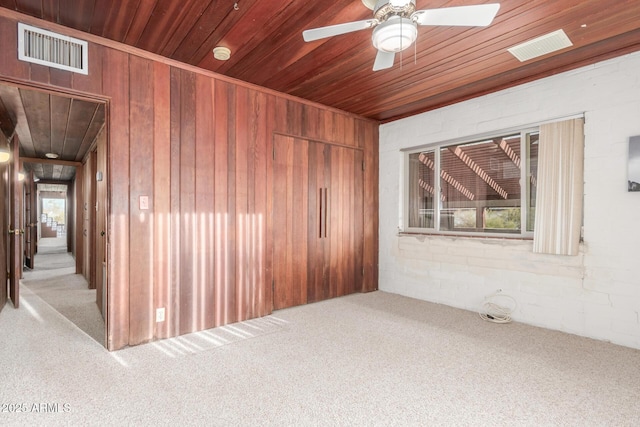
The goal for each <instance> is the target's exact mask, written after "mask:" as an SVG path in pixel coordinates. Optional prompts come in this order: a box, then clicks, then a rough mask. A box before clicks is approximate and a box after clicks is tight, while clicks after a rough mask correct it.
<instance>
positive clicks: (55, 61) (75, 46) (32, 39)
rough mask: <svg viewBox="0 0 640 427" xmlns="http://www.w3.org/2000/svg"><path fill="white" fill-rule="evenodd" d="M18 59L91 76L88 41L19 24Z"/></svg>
mask: <svg viewBox="0 0 640 427" xmlns="http://www.w3.org/2000/svg"><path fill="white" fill-rule="evenodd" d="M18 59H20V60H22V61H27V62H33V63H35V64H40V65H46V66H48V67H53V68H59V69H61V70H66V71H73V72H76V73H81V74H89V58H88V45H87V42H86V41H83V40H78V39H74V38H72V37H67V36H63V35H61V34H56V33H52V32H51V31H46V30H42V29H40V28H36V27H32V26H30V25H26V24H23V23H18Z"/></svg>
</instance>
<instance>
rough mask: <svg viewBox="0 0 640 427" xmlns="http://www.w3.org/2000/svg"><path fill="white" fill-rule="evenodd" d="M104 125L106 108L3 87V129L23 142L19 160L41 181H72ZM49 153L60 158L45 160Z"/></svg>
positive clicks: (0, 99) (0, 93) (0, 86)
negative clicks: (76, 166)
mask: <svg viewBox="0 0 640 427" xmlns="http://www.w3.org/2000/svg"><path fill="white" fill-rule="evenodd" d="M104 124H105V106H104V104H100V103H93V102H89V101H85V100H80V99H72V98H69V97H64V96H60V95H55V94H51V93H47V92H42V91H37V90H32V89H24V88H19V87H17V86H12V85H7V84H0V129H1V130H2V131H3V132H4V134H5V135H11V134H12V133H13V131H14V129H15V133H16V135H17V137H18V139H19V140H20V157H26V158H30V159H42V163H36V162H30V163H25V169H26V170H27V171H29V170H33V171H34V174H35V176H36V177H38V178H39V179H40V180H49V181H69V180H71V179H72V178H73V177H74V176H75V172H76V171H75V169H76V168H75V166H74V165H73V164H70V163H69V162H80V161H82V159H83V158H84V156H85V155H86V154H87V151H88V150H89V148H90V147H91V145H92V143H93V141H94V140H95V138H96V136H97V135H98V133H99V132H100V130H101V129H102V127H103V126H104ZM47 153H53V154H56V155H58V158H57V159H56V160H48V159H46V154H47Z"/></svg>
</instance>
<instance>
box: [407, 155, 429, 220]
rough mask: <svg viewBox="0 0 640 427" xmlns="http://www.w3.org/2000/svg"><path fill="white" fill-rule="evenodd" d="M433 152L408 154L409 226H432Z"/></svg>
mask: <svg viewBox="0 0 640 427" xmlns="http://www.w3.org/2000/svg"><path fill="white" fill-rule="evenodd" d="M434 157H435V153H434V152H433V151H431V152H424V153H414V154H410V155H409V227H419V228H433V210H434V206H433V201H434V197H433V196H434V192H435V190H434V186H435V184H434V168H435V163H434Z"/></svg>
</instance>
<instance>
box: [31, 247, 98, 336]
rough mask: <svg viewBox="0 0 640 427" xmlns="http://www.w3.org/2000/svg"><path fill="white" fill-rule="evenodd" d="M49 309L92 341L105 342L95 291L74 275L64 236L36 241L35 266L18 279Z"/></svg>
mask: <svg viewBox="0 0 640 427" xmlns="http://www.w3.org/2000/svg"><path fill="white" fill-rule="evenodd" d="M20 284H21V287H22V288H23V290H24V289H25V288H26V289H28V290H29V291H31V292H32V293H33V294H34V295H35V296H37V297H39V298H40V299H42V301H44V302H45V303H46V304H48V305H49V306H50V307H51V308H53V309H54V310H55V311H57V312H58V313H59V314H61V315H62V316H64V317H65V318H66V319H67V320H69V321H70V322H72V323H73V324H74V325H75V326H76V327H77V328H79V329H80V330H82V331H83V332H84V333H86V334H87V335H89V336H90V337H91V338H93V339H94V340H95V341H97V342H98V343H100V345H104V327H105V325H104V319H103V318H102V316H101V315H100V311H99V310H98V306H97V305H96V290H95V289H88V287H87V281H86V280H85V279H84V277H83V276H82V275H80V274H75V260H74V259H73V257H72V256H71V254H70V253H69V252H67V247H66V237H63V238H42V239H40V240H39V241H38V254H37V255H36V257H35V269H34V270H28V269H25V271H24V278H23V279H22V280H21V281H20Z"/></svg>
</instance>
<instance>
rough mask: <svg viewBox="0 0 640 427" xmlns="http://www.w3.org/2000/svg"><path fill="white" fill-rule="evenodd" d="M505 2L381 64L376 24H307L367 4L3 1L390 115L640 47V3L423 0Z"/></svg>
mask: <svg viewBox="0 0 640 427" xmlns="http://www.w3.org/2000/svg"><path fill="white" fill-rule="evenodd" d="M496 1H499V2H500V4H501V7H500V10H499V12H498V15H497V17H496V19H495V20H494V22H493V24H492V25H490V26H489V27H486V28H468V27H420V29H419V35H418V41H417V44H416V46H415V51H414V48H409V49H407V50H406V51H404V52H403V55H402V61H400V60H399V58H397V59H396V63H395V65H394V67H393V68H391V69H389V70H383V71H378V72H373V71H372V64H373V60H374V57H375V53H376V51H375V49H374V48H373V47H372V45H371V30H363V31H358V32H355V33H350V34H345V35H341V36H336V37H331V38H327V39H323V40H319V41H315V42H311V43H305V42H304V41H303V39H302V31H303V30H305V29H309V28H316V27H321V26H326V25H333V24H337V23H344V22H349V21H356V20H362V19H370V18H371V17H372V11H371V10H369V9H367V8H366V7H365V6H364V5H363V3H362V2H361V0H325V1H320V2H318V1H308V0H290V1H284V2H274V1H260V0H237V1H236V2H234V1H233V0H149V1H139V0H121V1H117V2H116V1H103V0H74V1H69V0H47V1H39V0H38V1H35V0H0V6H2V7H5V8H8V9H12V10H17V11H19V12H22V13H25V14H28V15H31V16H34V17H38V18H41V19H45V20H48V21H51V22H56V23H59V24H62V25H64V26H67V27H70V28H75V29H78V30H81V31H84V32H88V33H91V34H95V35H98V36H102V37H105V38H108V39H111V40H116V41H119V42H123V43H126V44H128V45H131V46H135V47H138V48H140V49H144V50H147V51H149V52H154V53H157V54H160V55H163V56H166V57H169V58H173V59H176V60H178V61H182V62H185V63H188V64H192V65H195V66H199V67H202V68H205V69H207V70H211V71H215V72H218V73H221V74H225V75H227V76H230V77H235V78H238V79H240V80H244V81H247V82H251V83H255V84H258V85H260V86H264V87H268V88H272V89H275V90H277V91H280V92H285V93H289V94H292V95H296V96H299V97H302V98H305V99H309V100H312V101H317V102H320V103H322V104H325V105H329V106H333V107H337V108H340V109H342V110H345V111H349V112H353V113H356V114H360V115H364V116H367V117H370V118H372V119H376V120H380V121H389V120H393V119H397V118H401V117H405V116H408V115H412V114H416V113H419V112H423V111H427V110H431V109H434V108H438V107H442V106H445V105H449V104H452V103H455V102H459V101H461V100H465V99H469V98H472V97H475V96H478V95H482V94H486V93H490V92H494V91H496V90H500V89H504V88H508V87H510V86H514V85H516V84H520V83H523V82H527V81H532V80H535V79H538V78H541V77H545V76H549V75H552V74H555V73H558V72H562V71H566V70H570V69H573V68H577V67H580V66H584V65H588V64H591V63H594V62H596V61H600V60H603V59H607V58H612V57H615V56H619V55H622V54H626V53H629V52H633V51H637V50H640V1H636V0H633V1H622V0H620V1H606V2H605V1H602V0H557V1H548V0H501V1H500V0H417V8H418V9H428V8H440V7H450V6H460V5H474V4H481V3H492V2H496ZM234 5H235V6H236V7H235V8H234ZM559 29H563V30H564V31H565V32H566V34H567V35H568V36H569V39H570V40H571V41H572V42H573V46H572V47H570V48H566V49H563V50H561V51H558V52H556V53H550V54H547V55H545V56H542V57H540V58H537V59H533V60H529V61H527V62H523V63H521V62H519V61H518V60H517V59H516V58H515V57H513V56H512V55H511V54H510V53H508V52H507V48H509V47H512V46H514V45H516V44H519V43H522V42H525V41H528V40H531V39H533V38H536V37H539V36H541V35H544V34H547V33H550V32H552V31H556V30H559ZM218 45H220V46H225V47H228V48H230V49H231V59H230V60H229V61H226V62H222V61H218V60H215V59H214V58H213V55H212V49H213V48H214V47H215V46H218ZM397 56H400V55H397ZM400 62H402V63H401V64H400Z"/></svg>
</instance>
